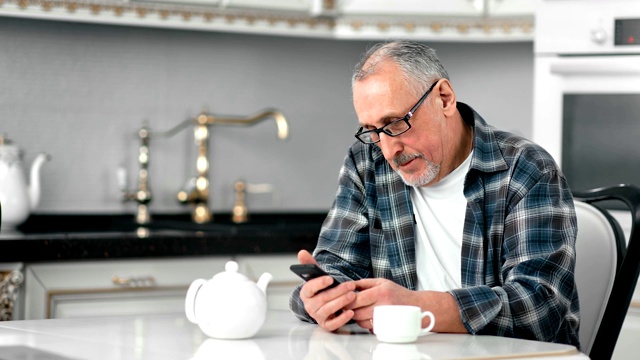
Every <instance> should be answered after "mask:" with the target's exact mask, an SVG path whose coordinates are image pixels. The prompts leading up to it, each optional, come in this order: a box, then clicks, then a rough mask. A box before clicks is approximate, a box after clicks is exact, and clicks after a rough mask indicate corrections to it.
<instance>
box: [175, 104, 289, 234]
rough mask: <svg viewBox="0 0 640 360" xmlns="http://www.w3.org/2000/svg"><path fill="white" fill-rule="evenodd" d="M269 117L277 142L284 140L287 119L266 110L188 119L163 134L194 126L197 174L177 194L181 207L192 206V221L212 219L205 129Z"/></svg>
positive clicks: (286, 133) (287, 134)
mask: <svg viewBox="0 0 640 360" xmlns="http://www.w3.org/2000/svg"><path fill="white" fill-rule="evenodd" d="M269 118H273V119H274V120H275V121H276V126H277V128H278V138H279V139H281V140H284V139H286V138H288V137H289V125H288V123H287V119H286V118H285V117H284V115H283V114H282V113H281V112H280V111H278V110H274V109H268V110H266V111H263V112H261V113H259V114H256V115H254V116H250V117H247V118H238V117H221V116H214V115H210V114H206V113H202V114H200V115H198V117H196V118H195V119H189V120H187V121H185V122H183V123H181V124H179V125H178V126H176V127H175V128H174V129H172V130H170V131H168V132H167V134H173V133H176V132H177V131H179V130H181V129H182V128H184V126H186V125H189V124H193V125H194V140H195V144H196V146H197V147H198V158H197V160H196V169H197V172H198V174H197V176H196V177H195V178H192V179H191V180H190V181H189V183H188V184H187V186H186V188H185V189H183V190H182V191H180V192H179V193H178V200H179V201H180V202H181V203H182V204H192V205H193V206H194V208H193V212H192V214H191V217H192V219H193V221H194V222H196V223H198V224H202V223H206V222H209V221H211V220H212V218H213V215H212V214H211V209H210V208H209V159H208V156H207V155H208V149H207V145H208V142H209V126H211V125H215V124H220V125H253V124H256V123H258V122H259V121H262V120H266V119H269Z"/></svg>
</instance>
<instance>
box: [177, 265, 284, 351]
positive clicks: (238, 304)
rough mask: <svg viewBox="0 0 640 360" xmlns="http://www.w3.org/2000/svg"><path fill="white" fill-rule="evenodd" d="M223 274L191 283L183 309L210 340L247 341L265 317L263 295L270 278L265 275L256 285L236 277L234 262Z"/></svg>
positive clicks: (243, 277) (265, 307) (265, 304)
mask: <svg viewBox="0 0 640 360" xmlns="http://www.w3.org/2000/svg"><path fill="white" fill-rule="evenodd" d="M225 270H226V271H224V272H221V273H219V274H216V275H215V276H214V277H213V278H212V279H210V280H204V279H198V280H195V281H194V282H193V283H191V286H190V287H189V290H188V291H187V297H186V299H185V307H184V308H185V312H186V315H187V319H188V320H189V321H191V322H192V323H194V324H198V326H199V327H200V329H201V330H202V332H204V333H205V334H206V335H207V336H210V337H212V338H217V339H247V338H250V337H252V336H254V335H255V334H256V333H257V332H258V330H260V328H261V327H262V324H264V320H265V318H266V316H267V296H266V291H267V285H268V284H269V281H271V279H272V276H271V274H269V273H264V274H262V276H260V279H259V280H258V283H257V284H256V283H254V282H253V281H251V280H249V279H248V278H247V277H246V276H244V275H242V274H240V273H238V263H236V262H235V261H229V262H227V264H226V265H225Z"/></svg>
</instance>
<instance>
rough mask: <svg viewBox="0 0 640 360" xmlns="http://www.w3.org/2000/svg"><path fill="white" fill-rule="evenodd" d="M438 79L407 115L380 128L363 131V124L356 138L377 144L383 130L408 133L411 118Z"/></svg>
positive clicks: (393, 133)
mask: <svg viewBox="0 0 640 360" xmlns="http://www.w3.org/2000/svg"><path fill="white" fill-rule="evenodd" d="M438 81H439V80H437V81H436V82H434V83H433V85H431V87H430V88H429V90H427V92H426V93H424V95H422V97H421V98H420V100H418V103H417V104H415V105H414V106H413V107H412V108H411V110H409V112H408V113H407V115H405V116H403V117H401V118H399V119H396V120H393V121H392V122H390V123H388V124H387V125H385V126H383V127H381V128H379V129H372V130H367V131H363V130H364V128H363V127H362V126H361V127H360V128H359V129H358V131H356V134H355V137H356V139H358V140H360V141H361V142H362V143H364V144H375V143H377V142H379V141H380V133H382V132H383V133H385V134H387V135H389V136H398V135H402V134H404V133H406V132H407V131H408V130H409V129H411V124H409V119H411V117H413V114H414V113H415V112H416V110H418V107H419V106H420V105H421V104H422V102H423V101H424V99H426V98H427V96H429V93H431V90H433V88H434V87H435V86H436V84H437V83H438Z"/></svg>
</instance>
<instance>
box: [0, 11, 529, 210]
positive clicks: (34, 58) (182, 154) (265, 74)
mask: <svg viewBox="0 0 640 360" xmlns="http://www.w3.org/2000/svg"><path fill="white" fill-rule="evenodd" d="M367 44H368V43H367V42H359V41H342V40H341V41H339V40H318V39H303V38H287V37H268V36H260V35H244V34H229V33H213V32H191V31H178V30H162V29H145V28H133V27H119V26H105V25H92V24H78V23H62V22H47V21H39V20H25V19H12V18H3V17H0V132H4V133H7V134H8V136H9V137H10V138H11V139H13V140H14V141H15V142H16V143H17V144H18V145H20V146H21V147H23V148H24V150H25V169H26V168H27V167H28V166H29V165H30V163H31V161H32V159H33V158H34V156H35V155H36V154H37V153H38V152H43V151H44V152H47V153H49V154H51V155H52V160H51V162H49V163H47V164H45V165H44V167H43V168H42V174H41V175H42V187H43V190H42V191H43V192H42V200H41V203H40V206H39V208H38V210H37V212H39V213H80V212H87V213H122V212H132V211H133V210H134V208H135V205H134V204H132V203H129V204H122V203H121V202H120V200H119V199H120V198H119V190H118V186H117V181H116V169H117V168H118V166H121V165H124V166H125V167H126V168H127V169H128V170H129V172H130V176H129V182H130V184H131V186H132V187H133V186H134V185H135V180H136V179H135V171H136V156H137V142H136V139H135V137H134V136H133V134H134V132H135V131H136V129H137V128H139V127H140V126H141V124H142V121H143V120H144V119H148V121H149V124H150V126H151V128H152V129H153V130H156V131H162V130H167V129H169V128H171V127H173V126H174V125H176V124H178V123H179V122H181V121H183V120H185V119H187V118H190V117H194V116H196V115H197V114H199V113H200V112H201V111H202V110H203V109H207V110H208V111H210V112H211V113H214V114H225V115H239V116H246V115H250V114H253V113H255V112H257V111H259V110H260V109H262V108H265V107H276V108H279V109H281V110H282V111H283V112H284V113H285V115H286V116H287V118H288V120H289V123H290V131H291V137H290V139H289V140H288V141H286V142H279V141H278V140H277V139H276V136H275V134H276V127H275V125H274V122H273V121H266V122H262V123H260V124H257V125H255V126H252V127H228V126H214V127H212V137H211V143H210V159H211V184H212V197H211V201H212V206H213V208H214V210H215V211H229V210H230V208H231V206H232V202H233V193H232V184H233V182H234V181H235V180H236V179H238V178H244V179H245V180H246V181H248V182H250V183H269V184H272V185H273V186H274V187H275V194H273V196H272V195H271V194H253V195H250V196H249V208H250V210H252V211H256V212H286V211H326V210H327V209H328V208H329V206H330V205H331V203H332V200H333V195H334V193H335V189H336V180H337V174H338V170H339V167H340V164H341V162H342V159H343V157H344V155H345V151H346V149H347V147H348V146H349V145H350V144H351V142H352V141H353V136H352V134H353V132H354V131H355V129H356V124H357V119H356V117H355V113H354V111H353V108H352V105H351V94H350V75H351V70H352V68H353V66H354V65H355V63H356V61H357V60H358V57H359V55H360V54H361V53H362V52H363V51H364V50H365V48H366V46H367ZM431 45H432V46H433V47H434V48H436V49H437V51H438V54H439V56H440V58H441V59H442V60H443V62H444V63H445V65H446V66H447V68H448V71H449V73H450V75H451V78H452V82H453V85H454V88H455V89H456V90H457V93H458V99H459V100H460V101H463V102H467V103H469V104H470V105H472V106H473V107H474V108H475V109H476V110H478V111H479V112H480V113H481V114H482V115H483V116H484V117H485V119H486V120H487V121H489V122H490V123H492V124H494V125H496V126H498V127H502V128H505V129H508V130H512V131H514V132H517V133H519V134H521V135H524V136H527V137H529V136H530V134H531V118H532V87H533V44H532V43H530V42H529V43H505V44H476V43H472V44H464V43H433V44H431ZM195 150H196V148H195V145H194V144H193V134H192V132H191V130H190V129H189V130H185V131H183V132H181V133H179V134H177V135H176V136H174V137H173V138H170V139H157V140H155V141H153V142H152V144H151V151H152V154H151V156H152V157H151V165H150V166H151V181H152V183H151V184H152V187H153V193H154V196H155V199H154V201H153V203H152V205H151V209H152V211H153V212H155V213H176V212H183V211H187V210H186V209H185V208H184V207H182V206H181V205H179V204H177V201H176V200H175V195H176V193H177V191H178V190H179V189H180V188H181V187H182V186H183V184H184V183H185V181H186V180H187V179H188V178H189V177H191V176H193V175H194V174H195V171H196V170H195V156H196V155H195Z"/></svg>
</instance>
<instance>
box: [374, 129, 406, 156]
mask: <svg viewBox="0 0 640 360" xmlns="http://www.w3.org/2000/svg"><path fill="white" fill-rule="evenodd" d="M378 146H380V150H382V153H383V154H384V155H385V158H387V159H391V158H393V157H395V156H396V155H397V154H399V153H401V152H402V142H401V141H400V139H398V137H397V136H390V135H387V134H385V133H380V141H379V142H378Z"/></svg>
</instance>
